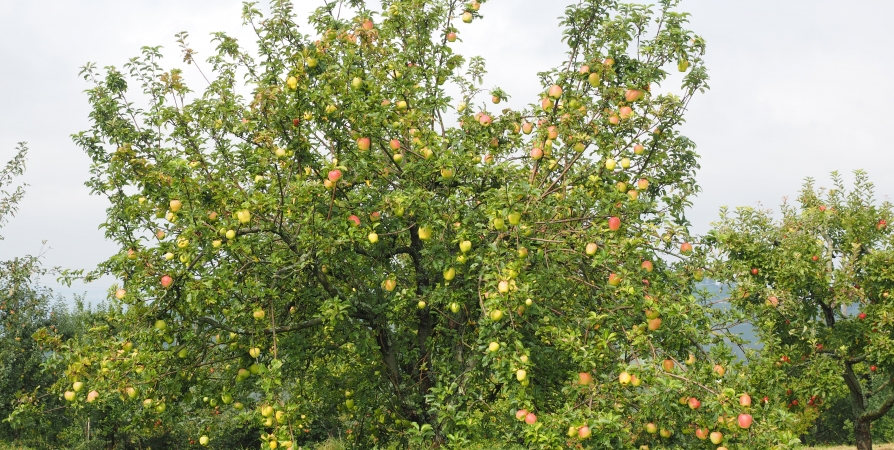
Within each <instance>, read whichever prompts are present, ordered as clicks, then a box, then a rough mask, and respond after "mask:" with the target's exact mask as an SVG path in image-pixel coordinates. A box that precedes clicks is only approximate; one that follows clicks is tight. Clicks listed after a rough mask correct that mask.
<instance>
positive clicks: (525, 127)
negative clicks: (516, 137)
mask: <svg viewBox="0 0 894 450" xmlns="http://www.w3.org/2000/svg"><path fill="white" fill-rule="evenodd" d="M521 129H522V133H525V134H531V132H532V131H534V124H533V123H531V122H523V123H522V126H521Z"/></svg>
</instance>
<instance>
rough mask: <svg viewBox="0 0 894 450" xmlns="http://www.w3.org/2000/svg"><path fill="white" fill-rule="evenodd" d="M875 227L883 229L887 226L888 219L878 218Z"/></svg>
mask: <svg viewBox="0 0 894 450" xmlns="http://www.w3.org/2000/svg"><path fill="white" fill-rule="evenodd" d="M876 228H878V229H879V230H884V229H885V228H888V221H886V220H885V219H882V220H879V221H878V225H877V226H876Z"/></svg>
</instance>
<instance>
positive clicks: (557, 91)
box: [547, 84, 562, 99]
mask: <svg viewBox="0 0 894 450" xmlns="http://www.w3.org/2000/svg"><path fill="white" fill-rule="evenodd" d="M547 95H549V96H550V97H551V98H553V99H558V98H559V97H561V96H562V87H561V86H559V85H556V84H554V85H552V86H550V87H549V91H547Z"/></svg>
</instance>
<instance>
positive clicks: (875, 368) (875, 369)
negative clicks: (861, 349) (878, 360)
mask: <svg viewBox="0 0 894 450" xmlns="http://www.w3.org/2000/svg"><path fill="white" fill-rule="evenodd" d="M869 370H871V371H873V372H875V371H877V370H878V367H875V366H869Z"/></svg>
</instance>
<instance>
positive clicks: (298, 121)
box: [292, 119, 301, 127]
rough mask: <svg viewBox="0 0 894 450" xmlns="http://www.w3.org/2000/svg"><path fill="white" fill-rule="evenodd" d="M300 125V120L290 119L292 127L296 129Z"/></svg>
mask: <svg viewBox="0 0 894 450" xmlns="http://www.w3.org/2000/svg"><path fill="white" fill-rule="evenodd" d="M300 123H301V119H292V126H293V127H297V126H298V125H299V124H300Z"/></svg>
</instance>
